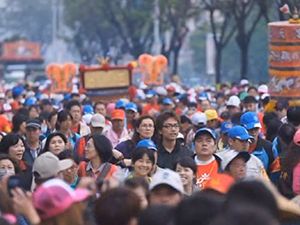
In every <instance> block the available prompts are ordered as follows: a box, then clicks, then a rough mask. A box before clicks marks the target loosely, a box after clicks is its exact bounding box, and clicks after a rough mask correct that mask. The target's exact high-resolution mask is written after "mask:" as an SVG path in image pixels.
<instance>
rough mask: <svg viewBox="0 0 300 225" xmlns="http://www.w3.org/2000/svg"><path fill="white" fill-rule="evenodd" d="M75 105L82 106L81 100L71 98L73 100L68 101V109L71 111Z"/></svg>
mask: <svg viewBox="0 0 300 225" xmlns="http://www.w3.org/2000/svg"><path fill="white" fill-rule="evenodd" d="M73 106H79V107H81V104H80V102H79V101H77V100H71V101H69V102H68V103H67V105H66V109H67V110H69V111H70V110H71V108H72V107H73Z"/></svg>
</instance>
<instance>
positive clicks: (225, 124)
mask: <svg viewBox="0 0 300 225" xmlns="http://www.w3.org/2000/svg"><path fill="white" fill-rule="evenodd" d="M232 127H233V124H232V123H231V122H223V123H221V133H222V134H227V133H228V131H229V130H230V129H231V128H232Z"/></svg>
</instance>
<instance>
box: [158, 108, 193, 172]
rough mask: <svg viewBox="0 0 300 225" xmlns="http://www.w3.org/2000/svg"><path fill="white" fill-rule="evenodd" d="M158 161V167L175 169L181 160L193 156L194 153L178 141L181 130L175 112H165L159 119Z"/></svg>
mask: <svg viewBox="0 0 300 225" xmlns="http://www.w3.org/2000/svg"><path fill="white" fill-rule="evenodd" d="M156 122H157V129H158V133H159V140H158V159H157V165H158V166H159V167H161V168H169V169H174V165H175V163H176V162H177V161H178V159H179V158H182V157H185V156H189V157H192V156H193V152H192V151H190V149H188V148H187V147H186V146H184V145H182V144H181V142H180V141H178V140H177V136H178V134H179V129H180V120H179V118H178V117H177V115H176V114H175V113H174V112H170V111H167V112H164V113H162V114H161V115H159V116H158V117H157V120H156Z"/></svg>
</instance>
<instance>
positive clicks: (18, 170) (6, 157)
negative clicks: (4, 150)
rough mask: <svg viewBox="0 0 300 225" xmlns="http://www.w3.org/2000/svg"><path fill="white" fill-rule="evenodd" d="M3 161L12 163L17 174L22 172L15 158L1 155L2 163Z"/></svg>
mask: <svg viewBox="0 0 300 225" xmlns="http://www.w3.org/2000/svg"><path fill="white" fill-rule="evenodd" d="M2 160H9V161H11V162H12V164H13V165H14V168H15V173H16V174H17V173H18V172H20V168H19V166H18V163H17V162H16V161H15V160H14V159H13V158H11V157H10V156H9V155H8V154H0V161H2Z"/></svg>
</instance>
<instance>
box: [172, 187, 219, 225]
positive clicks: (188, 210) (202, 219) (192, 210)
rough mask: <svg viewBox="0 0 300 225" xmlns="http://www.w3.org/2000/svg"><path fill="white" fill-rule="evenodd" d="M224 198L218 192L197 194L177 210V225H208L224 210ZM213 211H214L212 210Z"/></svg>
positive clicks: (183, 202) (181, 204) (180, 204)
mask: <svg viewBox="0 0 300 225" xmlns="http://www.w3.org/2000/svg"><path fill="white" fill-rule="evenodd" d="M224 198H225V197H224V196H223V195H220V194H219V193H217V192H196V193H194V194H193V195H192V196H191V197H189V198H187V199H184V200H183V201H182V202H181V203H179V205H178V207H177V208H176V209H175V224H176V225H195V224H197V225H206V224H209V223H210V221H212V219H213V218H214V217H215V216H216V215H218V214H219V213H220V212H221V211H222V210H223V205H224ZM212 209H213V210H212Z"/></svg>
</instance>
